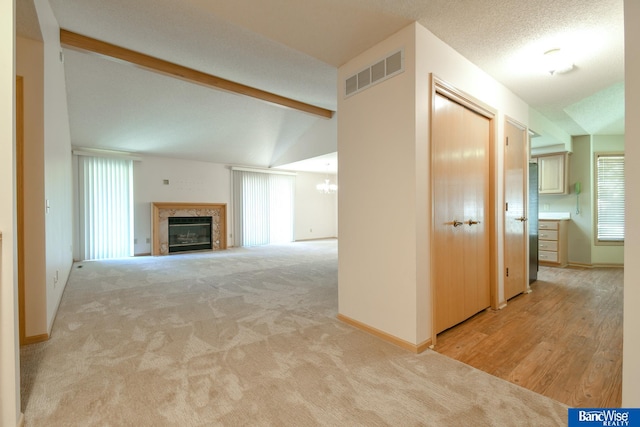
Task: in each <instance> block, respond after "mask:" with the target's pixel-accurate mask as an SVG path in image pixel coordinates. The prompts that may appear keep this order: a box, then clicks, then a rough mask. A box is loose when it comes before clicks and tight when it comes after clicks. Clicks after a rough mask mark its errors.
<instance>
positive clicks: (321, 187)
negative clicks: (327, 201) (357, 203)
mask: <svg viewBox="0 0 640 427" xmlns="http://www.w3.org/2000/svg"><path fill="white" fill-rule="evenodd" d="M316 190H318V191H319V192H321V193H323V194H333V193H335V192H336V191H338V186H337V185H336V184H330V183H329V178H327V179H325V180H324V182H322V183H320V184H318V185H316Z"/></svg>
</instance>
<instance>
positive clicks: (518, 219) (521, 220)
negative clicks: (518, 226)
mask: <svg viewBox="0 0 640 427" xmlns="http://www.w3.org/2000/svg"><path fill="white" fill-rule="evenodd" d="M526 220H527V218H525V217H523V216H521V217H520V218H516V221H520V222H525V221H526Z"/></svg>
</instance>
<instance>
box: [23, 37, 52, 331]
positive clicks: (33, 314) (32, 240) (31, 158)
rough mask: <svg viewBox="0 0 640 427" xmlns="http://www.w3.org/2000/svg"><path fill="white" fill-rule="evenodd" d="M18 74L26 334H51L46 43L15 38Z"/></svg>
mask: <svg viewBox="0 0 640 427" xmlns="http://www.w3.org/2000/svg"><path fill="white" fill-rule="evenodd" d="M16 73H17V74H18V75H20V76H22V77H23V84H24V166H23V167H24V171H23V175H24V191H23V195H24V224H25V228H24V251H25V254H28V256H26V257H25V259H24V292H25V294H24V297H25V314H24V318H25V335H26V337H34V336H38V335H44V334H47V333H48V329H47V292H46V284H47V280H46V279H47V273H46V251H45V245H43V244H42V242H43V240H44V239H45V235H46V232H45V204H44V203H43V200H44V199H45V197H44V191H45V190H44V188H45V183H44V171H45V168H44V164H45V159H44V44H43V42H42V41H37V40H29V39H25V38H21V37H18V38H17V39H16Z"/></svg>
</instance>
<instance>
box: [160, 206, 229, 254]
mask: <svg viewBox="0 0 640 427" xmlns="http://www.w3.org/2000/svg"><path fill="white" fill-rule="evenodd" d="M151 207H152V209H151V223H152V224H153V230H152V236H153V244H152V247H151V254H152V255H168V254H169V242H168V241H169V235H168V228H169V220H168V218H170V217H176V216H186V217H193V216H210V217H211V218H212V224H211V241H212V246H213V249H212V250H214V251H215V250H222V249H227V205H226V203H175V202H173V203H172V202H153V203H151Z"/></svg>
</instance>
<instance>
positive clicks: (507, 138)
mask: <svg viewBox="0 0 640 427" xmlns="http://www.w3.org/2000/svg"><path fill="white" fill-rule="evenodd" d="M505 139H506V140H507V147H508V146H509V137H506V138H505Z"/></svg>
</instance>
